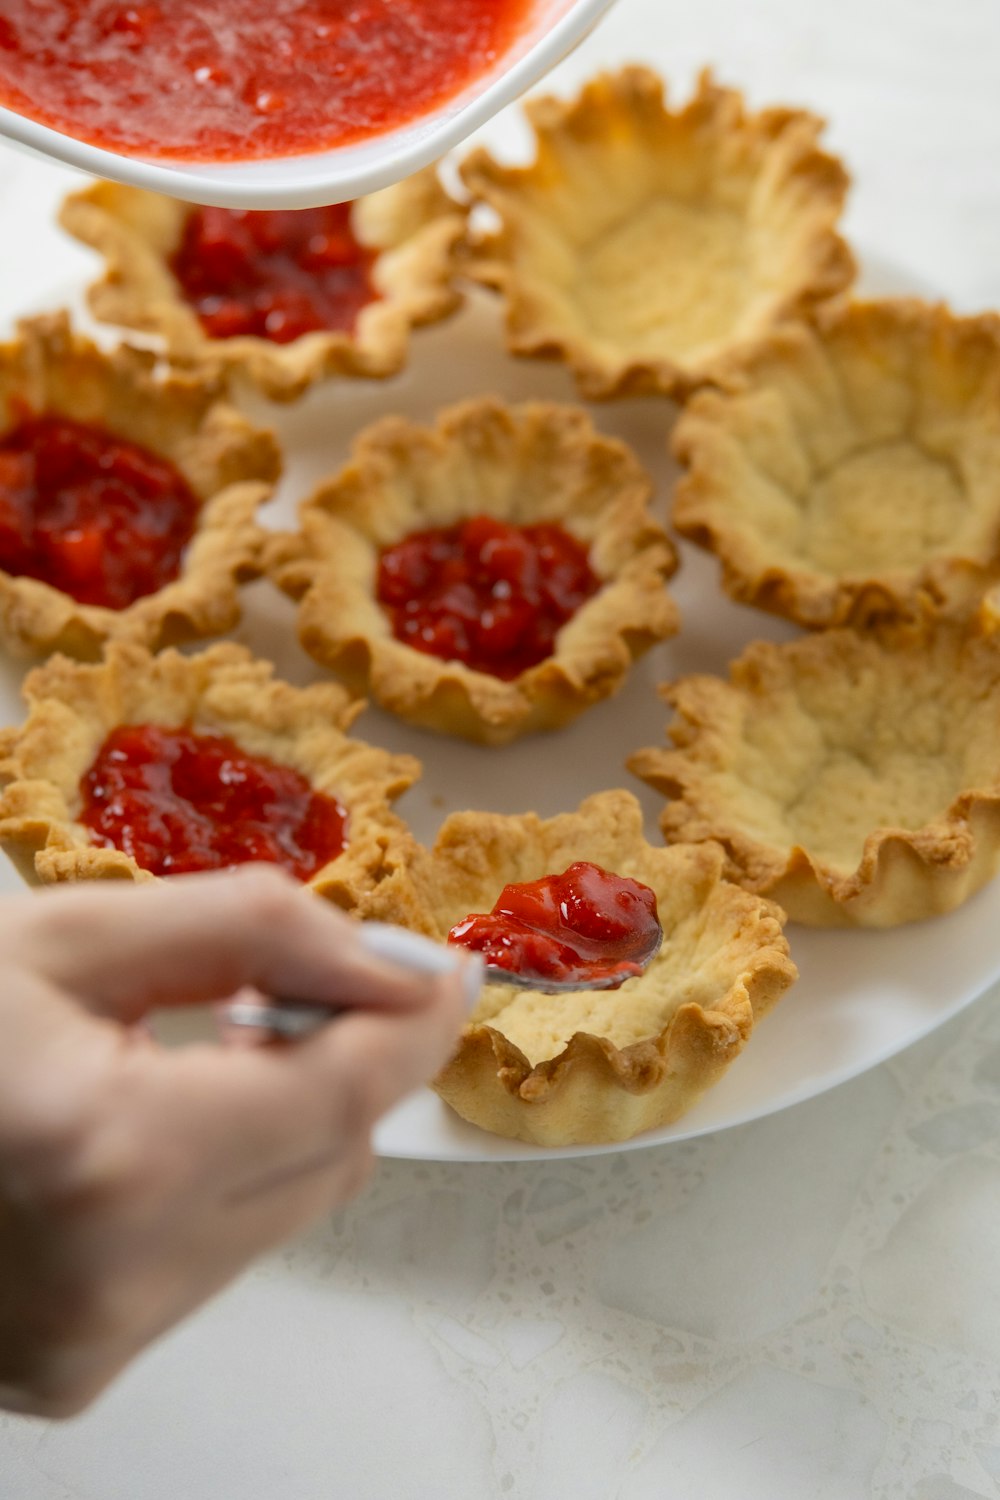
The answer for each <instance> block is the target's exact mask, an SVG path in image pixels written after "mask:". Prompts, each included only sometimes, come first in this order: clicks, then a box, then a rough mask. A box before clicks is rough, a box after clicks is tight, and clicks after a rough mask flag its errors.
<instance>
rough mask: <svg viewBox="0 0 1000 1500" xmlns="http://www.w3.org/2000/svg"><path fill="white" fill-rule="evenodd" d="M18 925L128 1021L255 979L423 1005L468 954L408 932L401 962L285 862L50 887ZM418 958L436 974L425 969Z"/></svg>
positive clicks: (346, 1002) (29, 959)
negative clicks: (282, 867) (145, 880)
mask: <svg viewBox="0 0 1000 1500" xmlns="http://www.w3.org/2000/svg"><path fill="white" fill-rule="evenodd" d="M373 926H374V924H373ZM12 927H13V933H12V936H13V937H14V940H15V941H16V945H17V950H18V954H19V957H20V958H21V960H22V962H24V963H27V964H30V965H32V966H33V967H35V968H36V969H37V970H38V971H40V972H41V973H43V974H45V975H46V977H48V978H49V979H51V980H52V981H53V982H54V983H56V984H59V985H61V986H63V987H64V988H66V989H69V990H71V991H73V992H74V993H75V994H76V995H78V996H79V997H80V998H81V999H82V1000H83V1001H84V1002H85V1003H87V1004H89V1005H90V1006H91V1007H92V1008H93V1009H95V1010H98V1011H100V1012H103V1013H105V1014H110V1015H113V1016H115V1017H116V1018H117V1019H119V1020H123V1021H133V1020H135V1019H136V1018H137V1017H138V1016H140V1015H143V1014H145V1013H146V1012H147V1011H149V1010H152V1009H155V1008H157V1007H159V1006H169V1005H185V1004H198V1003H201V1002H204V1001H208V1000H217V999H220V998H222V997H225V996H228V995H231V994H233V993H234V992H235V991H236V990H238V989H240V988H241V987H242V986H244V985H251V986H253V987H254V988H256V989H258V990H260V991H261V992H262V993H264V994H267V995H272V996H275V997H278V998H287V999H291V1000H304V1001H310V1002H315V1003H319V1004H323V1005H330V1006H333V1007H340V1006H350V1007H356V1006H360V1007H375V1008H379V1009H389V1010H391V1009H402V1010H405V1009H409V1008H413V1007H417V1008H419V1007H421V1006H422V1005H424V1004H426V1003H427V1000H428V995H429V990H430V985H429V980H428V978H427V977H426V975H427V973H428V972H434V971H436V972H438V973H440V972H443V971H456V970H458V969H459V968H460V967H461V966H462V964H463V961H464V959H465V955H463V954H460V953H458V952H456V951H455V950H453V949H449V948H446V947H445V946H444V945H443V944H436V943H432V942H430V941H429V940H427V939H422V938H420V937H419V936H418V935H417V934H408V935H407V936H406V939H405V941H406V942H407V944H408V946H409V951H410V956H409V958H408V960H407V967H401V966H400V963H399V962H398V961H397V960H398V957H399V956H400V955H397V954H394V953H393V954H390V955H389V957H388V958H386V957H383V956H382V953H383V952H384V951H386V950H385V947H384V942H381V941H379V940H378V933H379V932H382V933H384V929H382V928H378V929H377V930H376V932H375V933H374V934H373V937H372V939H369V938H368V936H367V934H366V930H365V929H364V928H363V927H362V925H361V924H359V923H357V922H354V921H352V920H351V919H350V918H348V917H346V916H345V915H344V914H343V913H342V912H340V911H338V910H337V909H336V908H335V907H333V906H331V905H329V904H328V903H326V902H323V901H321V900H319V899H317V898H316V897H315V896H313V895H311V894H310V893H308V892H306V891H304V890H303V888H302V887H301V886H300V885H298V884H297V883H296V882H295V881H294V880H292V879H290V878H289V877H288V876H286V875H283V874H282V873H281V872H280V871H279V870H277V869H275V868H274V867H273V866H245V867H244V868H243V869H242V870H235V871H226V872H224V873H219V874H212V875H191V876H183V877H178V878H176V879H173V880H169V881H162V882H160V883H158V884H156V885H143V886H127V885H119V884H117V883H115V884H114V885H109V886H107V887H101V886H96V885H88V886H73V887H68V888H63V889H59V890H55V891H46V892H43V893H41V895H40V896H34V897H33V898H30V899H29V900H28V901H27V902H25V903H24V904H22V905H21V908H20V913H19V921H18V922H17V923H16V924H12ZM418 963H419V964H422V965H423V968H424V971H425V972H424V974H417V973H414V972H413V967H414V965H415V964H418Z"/></svg>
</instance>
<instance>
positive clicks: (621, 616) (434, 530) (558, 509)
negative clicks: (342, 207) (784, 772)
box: [269, 398, 678, 744]
mask: <svg viewBox="0 0 1000 1500" xmlns="http://www.w3.org/2000/svg"><path fill="white" fill-rule="evenodd" d="M650 499H651V485H650V481H649V479H648V477H647V475H646V474H645V472H644V471H643V469H642V468H641V467H640V465H639V463H638V462H637V460H636V459H635V458H634V456H633V455H632V453H631V452H630V450H629V449H628V448H626V447H625V445H624V444H622V443H620V442H616V441H614V440H612V439H610V438H605V437H603V436H600V435H598V433H596V432H595V430H594V428H593V427H592V425H591V423H590V421H589V418H588V417H587V415H586V413H584V412H583V411H580V410H579V409H577V408H574V407H567V406H557V405H551V404H546V403H529V404H526V405H523V406H518V407H507V406H505V405H503V404H502V403H501V402H499V401H497V400H494V399H490V398H485V399H480V400H474V401H468V402H464V403H462V404H461V405H458V406H455V407H451V408H449V409H448V410H446V411H444V412H442V413H441V414H440V415H439V418H438V421H437V423H436V425H435V426H434V427H433V428H425V427H420V426H417V425H416V424H414V423H412V422H409V421H406V420H404V419H403V418H398V417H390V418H386V419H384V420H383V421H381V422H377V423H375V424H374V425H373V426H372V427H370V428H368V429H367V430H366V431H365V432H364V433H362V434H361V436H360V437H359V439H358V440H357V442H356V444H355V448H354V456H353V459H352V462H351V463H350V464H348V466H347V467H346V468H345V469H343V470H342V471H341V473H340V474H338V475H337V476H336V477H335V478H334V479H332V480H330V481H329V482H328V483H326V484H324V485H322V486H321V487H320V488H319V489H318V490H317V491H316V492H315V493H314V494H313V495H312V496H311V497H310V498H309V499H308V500H307V501H305V502H304V504H303V505H302V507H301V510H300V532H299V533H298V535H295V536H286V537H280V538H278V539H277V540H276V541H275V542H274V544H273V546H272V547H271V548H270V551H269V571H270V572H271V574H272V576H273V577H274V578H275V579H276V581H277V582H278V583H279V585H280V586H281V587H282V588H283V589H284V590H285V591H286V592H287V593H289V594H290V595H291V596H292V597H293V598H296V599H299V600H300V601H301V603H300V608H299V622H298V629H299V638H300V640H301V642H302V644H303V646H304V647H305V649H306V650H307V651H308V652H309V654H310V655H311V656H313V657H315V659H316V660H317V661H319V662H321V663H323V664H324V665H325V666H328V667H330V668H332V670H333V671H335V672H336V673H337V674H338V675H339V676H341V677H342V678H343V679H344V681H345V682H347V683H348V684H349V685H350V686H351V687H352V688H354V689H355V690H356V691H357V692H359V693H365V694H370V695H371V696H372V697H373V698H374V699H375V700H376V701H377V702H378V703H379V704H381V705H382V706H383V707H384V708H387V709H388V710H389V711H390V712H392V713H395V714H398V715H399V716H400V717H401V718H403V719H406V720H408V721H409V722H410V723H413V724H418V725H420V726H422V727H425V728H430V729H436V730H438V731H440V732H442V733H445V734H455V735H460V736H463V737H465V738H467V739H472V740H479V741H482V742H485V743H487V744H503V743H505V742H507V741H509V740H512V739H514V738H515V737H516V736H518V735H521V734H525V733H529V732H531V731H534V730H540V729H553V728H557V727H558V726H559V725H561V724H565V723H568V722H569V721H570V720H571V719H573V718H575V717H576V716H577V715H578V714H580V713H581V712H582V711H583V710H584V709H586V708H587V707H588V706H589V705H591V704H593V703H596V702H598V701H599V700H600V699H602V698H606V697H608V696H609V695H610V694H611V693H613V692H615V691H616V690H617V689H618V688H619V687H620V686H621V684H622V683H623V682H624V680H625V677H626V675H627V673H628V670H629V667H630V665H631V663H632V661H633V660H635V659H636V658H637V657H638V656H640V655H641V654H642V653H643V652H644V651H645V650H647V649H648V647H650V646H651V645H653V644H654V643H655V642H656V641H658V640H662V639H664V638H665V637H667V636H669V635H672V634H673V633H674V632H675V631H676V630H677V628H678V615H677V610H676V607H675V605H674V603H673V600H672V599H671V597H670V595H669V594H668V592H667V589H666V586H665V585H666V580H667V579H668V578H669V577H670V576H671V574H672V573H673V571H674V569H675V567H676V555H675V553H674V551H673V548H672V547H671V545H670V543H669V541H668V540H667V538H666V535H665V533H664V532H663V530H662V528H661V527H660V526H659V525H657V523H656V522H655V521H654V520H653V518H652V516H651V514H650V510H649V504H650Z"/></svg>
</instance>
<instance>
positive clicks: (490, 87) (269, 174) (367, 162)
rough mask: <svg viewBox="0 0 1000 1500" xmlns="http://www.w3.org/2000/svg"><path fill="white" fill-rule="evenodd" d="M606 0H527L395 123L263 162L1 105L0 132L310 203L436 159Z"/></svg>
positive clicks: (132, 168)
mask: <svg viewBox="0 0 1000 1500" xmlns="http://www.w3.org/2000/svg"><path fill="white" fill-rule="evenodd" d="M613 4H614V0H536V3H535V5H534V8H533V10H532V12H531V15H530V18H529V20H528V22H527V24H526V27H525V29H524V31H523V32H522V34H521V36H520V38H519V39H518V41H517V42H515V44H514V45H513V47H511V48H510V49H509V50H508V51H507V52H506V53H505V55H504V56H503V57H501V58H499V59H498V60H497V62H496V64H495V65H494V66H493V67H492V68H491V69H489V70H488V71H487V72H486V73H484V74H482V75H481V76H480V77H479V78H478V79H476V80H475V81H474V82H473V83H471V84H470V85H469V86H468V87H467V88H465V89H463V90H462V91H461V92H460V93H459V94H458V95H456V96H455V97H453V98H451V99H449V100H447V101H445V102H444V103H443V104H441V105H439V106H438V107H437V108H436V109H434V110H432V111H431V112H430V113H428V114H424V115H422V116H420V117H419V118H418V119H416V120H413V121H411V122H410V123H409V124H408V125H405V126H403V127H401V128H399V129H396V130H392V131H388V132H386V133H385V134H383V135H378V136H374V137H372V138H371V139H369V140H366V141H362V142H360V143H354V144H351V145H347V146H340V147H336V148H334V149H332V150H325V151H316V152H311V153H309V154H305V155H300V156H283V157H280V158H274V159H271V160H266V161H235V162H194V161H192V162H176V161H170V162H161V161H153V160H150V159H149V158H148V157H143V156H140V155H127V154H123V153H120V152H117V151H109V150H107V149H105V148H104V147H100V146H92V145H90V144H89V143H88V142H86V141H81V140H77V139H76V138H75V137H73V136H70V135H65V134H63V133H62V132H61V131H58V130H53V129H52V128H51V127H50V126H48V125H40V124H39V123H38V122H37V121H35V120H31V119H28V118H27V117H26V116H25V115H21V114H18V113H17V112H16V111H15V110H12V109H7V108H5V107H3V106H0V136H6V137H7V139H9V140H10V141H12V142H13V143H14V144H15V145H18V146H22V147H24V148H26V149H27V150H29V151H31V152H34V153H36V154H39V155H42V156H46V157H54V158H55V159H56V160H57V161H61V162H64V163H65V164H66V165H68V166H71V167H78V168H80V169H81V170H82V171H84V172H90V173H92V174H93V175H94V176H97V177H108V178H111V179H113V180H115V181H117V182H124V183H127V184H129V185H130V186H132V187H140V188H148V189H150V190H151V191H153V192H158V193H165V194H167V195H168V196H169V197H173V198H181V199H183V200H184V201H186V202H189V203H204V204H213V205H217V206H219V207H223V208H246V209H274V208H313V207H316V206H317V205H319V204H329V203H341V202H345V201H346V200H347V199H350V198H358V197H360V196H361V195H362V194H365V193H372V192H375V191H376V190H377V189H378V188H383V187H387V186H388V185H389V184H390V183H393V182H398V181H399V180H400V179H401V178H403V177H407V176H409V175H410V174H411V173H413V172H416V171H418V170H419V169H420V168H421V167H424V166H426V165H427V164H428V163H429V162H432V161H434V160H436V159H437V158H438V157H439V156H441V155H443V153H444V152H446V151H449V150H450V149H451V148H452V147H453V146H457V145H458V144H459V143H460V142H461V141H463V140H465V138H466V137H467V136H468V135H470V134H471V133H472V131H473V130H476V129H478V127H479V126H480V125H483V124H485V123H486V121H487V120H489V119H491V118H492V117H493V115H495V114H496V113H497V112H498V111H499V110H501V109H503V108H504V106H505V105H507V104H510V103H511V102H512V101H513V100H515V99H517V98H518V97H519V96H520V95H521V94H523V93H524V91H525V90H526V89H528V88H530V87H531V86H532V85H533V84H535V83H537V82H538V80H539V79H540V78H542V77H543V76H544V75H545V74H546V73H547V72H549V70H550V69H551V68H553V67H554V66H555V64H556V63H558V62H559V61H561V59H562V58H563V57H565V56H566V55H567V53H569V52H571V51H572V50H573V48H574V47H575V46H576V45H577V44H578V43H579V42H581V41H582V40H583V38H584V37H585V36H586V35H587V34H588V32H589V31H590V30H591V29H592V28H593V27H594V26H595V25H596V24H597V22H598V21H599V20H600V18H601V16H602V15H603V14H604V12H605V11H607V10H609V9H610V8H611V6H612V5H613Z"/></svg>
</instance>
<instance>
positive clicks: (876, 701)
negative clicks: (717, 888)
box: [629, 622, 1000, 927]
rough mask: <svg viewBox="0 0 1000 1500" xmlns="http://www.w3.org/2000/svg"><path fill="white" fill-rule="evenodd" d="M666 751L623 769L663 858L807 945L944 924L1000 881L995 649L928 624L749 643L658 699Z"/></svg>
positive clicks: (639, 756) (948, 626)
mask: <svg viewBox="0 0 1000 1500" xmlns="http://www.w3.org/2000/svg"><path fill="white" fill-rule="evenodd" d="M663 695H664V698H665V699H666V701H667V703H668V704H670V706H671V707H672V708H673V709H674V711H675V714H676V717H675V719H674V720H673V722H672V723H671V724H670V726H669V734H670V738H671V739H672V740H673V742H674V746H675V748H674V749H671V750H664V749H649V750H640V751H638V752H637V753H636V754H635V755H633V756H632V757H631V759H630V761H629V768H630V769H631V770H632V771H634V772H635V773H636V774H637V775H638V776H641V777H642V779H643V780H644V781H647V782H649V783H650V785H651V786H654V787H656V788H657V789H658V790H659V791H662V792H663V793H665V795H667V796H668V797H671V798H674V799H676V800H673V801H670V802H668V803H667V805H666V807H665V808H664V811H663V815H662V820H661V821H662V827H663V832H664V834H665V836H666V838H667V839H668V840H670V841H678V842H684V843H700V842H701V841H702V840H705V839H710V840H716V841H718V842H719V843H720V844H722V845H723V846H724V848H725V850H726V853H727V856H728V859H727V867H726V868H727V872H728V874H729V875H730V876H731V878H733V879H736V880H738V881H739V882H740V883H741V884H742V885H745V886H746V887H747V888H748V889H749V890H752V891H756V892H760V893H762V894H766V895H769V896H772V897H773V898H774V899H775V900H776V901H779V902H780V903H781V905H782V906H783V907H784V908H785V910H786V911H787V912H788V914H789V917H790V918H791V919H792V920H794V921H798V922H804V923H807V924H808V925H810V926H816V927H834V926H846V925H853V924H856V925H858V926H864V927H891V926H895V925H896V924H898V923H901V922H912V921H917V920H919V919H920V918H923V917H930V916H933V915H935V914H936V913H939V912H945V911H950V910H951V909H952V908H953V907H955V906H958V905H959V904H960V903H961V902H962V901H964V900H966V898H967V897H969V896H970V895H972V893H973V892H974V891H976V890H978V889H979V887H980V886H982V885H984V884H985V883H986V881H988V880H989V879H990V878H991V877H992V876H993V875H994V874H995V873H996V871H997V869H998V868H1000V758H998V754H997V746H998V744H1000V634H997V633H993V632H991V631H983V630H980V629H979V628H978V626H976V625H972V626H969V627H965V628H962V627H959V626H957V625H955V624H953V623H947V622H943V623H938V624H937V625H933V624H932V623H930V622H923V623H919V624H914V625H910V626H903V625H896V626H894V627H892V628H890V627H885V628H883V629H882V630H880V631H879V632H877V633H876V632H869V633H867V634H861V633H858V632H855V631H853V630H832V631H825V632H822V633H820V634H818V635H814V636H807V637H805V638H803V639H799V640H796V641H792V642H790V643H788V644H786V645H782V646H775V645H772V644H769V643H765V642H761V641H758V642H755V643H754V644H753V645H751V646H750V647H749V648H748V649H747V650H746V651H745V652H744V654H743V655H742V656H741V657H740V658H739V659H738V661H736V662H734V663H733V665H732V667H731V668H730V674H729V681H728V682H726V681H723V680H722V679H720V678H718V677H709V676H692V677H682V678H680V679H679V680H678V681H677V682H674V683H671V684H668V685H667V686H666V687H665V688H664V689H663Z"/></svg>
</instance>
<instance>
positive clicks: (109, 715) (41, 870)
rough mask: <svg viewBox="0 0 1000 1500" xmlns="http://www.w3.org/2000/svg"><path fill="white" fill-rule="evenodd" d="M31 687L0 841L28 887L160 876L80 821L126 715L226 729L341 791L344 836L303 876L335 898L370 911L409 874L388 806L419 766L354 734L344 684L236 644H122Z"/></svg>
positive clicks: (49, 666)
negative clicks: (317, 680)
mask: <svg viewBox="0 0 1000 1500" xmlns="http://www.w3.org/2000/svg"><path fill="white" fill-rule="evenodd" d="M24 695H25V699H26V701H27V704H28V710H29V712H28V717H27V719H26V720H25V722H24V723H23V724H22V725H21V726H20V727H18V728H14V729H6V730H3V731H0V787H2V788H3V790H2V792H0V844H2V846H3V848H4V849H5V850H6V852H7V854H8V855H9V856H10V858H11V859H12V860H13V862H14V864H15V865H16V866H17V868H18V870H19V871H20V873H21V875H22V876H23V877H24V879H25V880H27V881H28V882H29V883H30V884H43V885H44V884H51V883H53V882H58V881H66V880H134V881H148V880H155V879H157V878H158V877H156V876H155V875H153V874H151V873H150V872H149V871H148V870H144V869H142V868H140V866H139V865H138V864H137V863H136V862H135V860H134V859H132V858H131V857H130V856H129V855H127V854H125V853H123V852H122V851H121V850H118V849H108V848H103V847H99V846H97V845H95V844H94V843H92V842H91V838H90V833H89V831H88V829H87V828H86V827H85V826H84V825H83V824H82V823H79V822H77V821H76V815H77V813H78V811H79V806H80V792H79V788H80V781H81V778H82V777H83V776H84V774H85V773H86V772H87V771H88V770H89V768H90V766H91V765H92V764H93V762H94V759H95V757H96V755H97V752H98V750H99V749H100V747H101V745H102V744H103V743H104V740H105V739H106V737H107V735H108V734H109V733H110V732H111V730H112V729H114V728H115V727H116V726H117V725H119V724H158V725H166V726H172V727H178V728H179V727H181V726H188V727H191V728H193V729H194V730H195V731H196V732H199V731H200V732H202V733H204V734H218V735H225V736H228V737H229V738H231V739H233V740H234V741H235V742H236V744H238V745H239V746H240V748H241V749H242V750H244V751H246V752H248V753H249V754H251V755H260V756H265V757H267V758H269V759H270V760H272V761H276V762H277V763H278V764H280V765H285V766H291V767H293V768H294V769H295V770H296V771H299V772H300V773H301V774H302V775H303V776H305V777H306V778H307V779H308V780H309V781H310V782H311V784H312V785H313V787H315V789H316V790H317V791H319V792H326V793H328V794H329V795H331V796H335V797H336V798H337V799H338V801H340V803H341V804H342V805H343V806H344V807H345V808H346V810H347V812H348V814H349V818H350V821H349V824H348V837H349V842H348V844H347V847H346V848H345V849H344V850H343V852H342V853H341V854H340V855H338V856H337V858H336V859H333V860H331V861H330V863H329V864H327V865H325V866H324V867H323V868H322V869H321V870H319V871H318V872H317V873H316V875H314V876H313V878H312V879H311V880H310V881H309V882H308V886H309V888H310V889H312V890H314V891H316V892H317V893H318V894H319V895H321V896H325V897H326V898H327V899H329V900H331V901H333V902H335V903H336V904H337V905H338V906H341V907H344V908H345V909H347V910H349V911H352V912H355V913H357V914H359V915H363V914H364V912H365V910H366V904H367V902H368V901H369V900H371V898H372V895H373V893H374V892H375V890H377V889H378V887H379V886H380V885H381V884H382V882H383V881H385V882H387V891H391V890H392V888H393V887H394V885H395V884H397V883H399V882H401V881H402V878H403V872H404V871H405V870H406V869H407V868H408V862H409V858H410V849H411V846H412V845H413V840H412V837H411V835H410V834H409V832H408V831H407V829H406V827H405V825H404V824H403V823H402V822H401V821H400V820H399V819H398V818H397V817H396V816H395V815H394V814H393V813H392V812H390V810H389V802H390V801H391V800H392V799H393V798H395V797H397V796H399V795H400V794H401V793H402V792H403V791H405V790H406V788H407V787H408V786H410V785H411V784H412V783H413V782H414V781H415V780H416V779H417V777H418V776H419V774H420V765H419V762H418V761H416V760H414V759H413V757H412V756H409V755H390V754H389V753H388V752H387V751H385V750H381V749H377V748H376V747H374V746H372V745H366V744H365V743H364V742H363V741H361V740H355V739H351V738H349V737H348V735H347V734H346V730H347V729H348V728H349V726H350V724H351V722H352V721H353V719H354V718H355V717H356V715H357V713H358V712H359V710H360V709H361V708H362V707H363V705H362V704H358V703H356V702H352V701H351V700H350V699H349V698H348V695H347V694H346V693H345V692H344V691H343V689H341V688H339V687H338V686H337V685H336V684H333V683H324V684H319V685H316V686H312V687H308V688H294V687H291V686H289V684H288V683H285V682H281V681H279V680H276V679H275V678H274V676H273V667H272V666H271V663H270V662H265V661H259V660H255V659H254V658H253V657H252V656H251V655H250V653H249V652H248V651H246V650H244V649H243V647H241V646H235V645H231V644H228V643H227V644H223V645H219V646H213V647H210V648H209V649H208V650H206V651H202V652H200V653H199V654H198V655H195V656H183V655H181V654H180V653H179V652H177V651H165V652H163V653H162V654H161V655H160V656H155V657H154V656H151V655H150V654H149V653H148V652H147V651H144V650H143V649H142V648H141V647H139V646H133V645H121V644H115V645H111V646H109V647H108V651H107V654H106V657H105V660H104V661H103V662H102V663H101V664H100V665H93V666H91V665H87V666H84V665H81V664H79V663H77V662H71V661H69V660H67V659H66V658H65V657H62V656H56V657H53V658H52V660H51V661H49V662H47V663H46V664H45V666H43V667H39V668H37V669H36V670H35V671H33V672H31V673H30V674H29V675H28V677H27V678H26V680H25V684H24ZM381 899H387V896H386V893H383V895H382V897H381ZM403 909H404V910H405V903H404V904H403Z"/></svg>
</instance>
